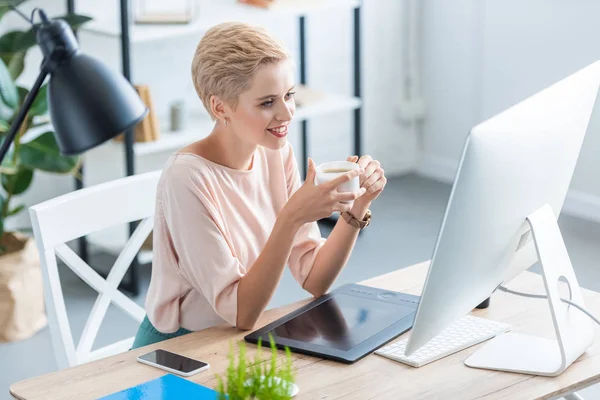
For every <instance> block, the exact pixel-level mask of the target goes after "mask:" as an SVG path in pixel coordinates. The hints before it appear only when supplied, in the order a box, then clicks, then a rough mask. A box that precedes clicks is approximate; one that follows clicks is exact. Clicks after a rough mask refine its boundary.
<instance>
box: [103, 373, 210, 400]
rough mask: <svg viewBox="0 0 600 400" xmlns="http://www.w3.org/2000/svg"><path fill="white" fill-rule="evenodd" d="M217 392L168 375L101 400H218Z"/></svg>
mask: <svg viewBox="0 0 600 400" xmlns="http://www.w3.org/2000/svg"><path fill="white" fill-rule="evenodd" d="M218 398H219V395H218V393H217V392H216V391H214V390H212V389H209V388H207V387H205V386H202V385H199V384H197V383H194V382H191V381H188V380H187V379H184V378H180V377H178V376H176V375H171V374H167V375H164V376H161V377H160V378H156V379H153V380H151V381H148V382H144V383H142V384H139V385H137V386H133V387H130V388H129V389H125V390H122V391H120V392H117V393H113V394H111V395H108V396H105V397H101V398H100V400H133V399H135V400H180V399H194V400H217V399H218Z"/></svg>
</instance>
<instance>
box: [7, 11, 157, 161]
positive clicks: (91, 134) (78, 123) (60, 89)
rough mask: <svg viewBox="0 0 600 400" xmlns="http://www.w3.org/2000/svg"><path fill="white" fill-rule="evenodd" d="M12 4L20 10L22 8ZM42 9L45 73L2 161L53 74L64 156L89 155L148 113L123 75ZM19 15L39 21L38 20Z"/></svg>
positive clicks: (53, 107)
mask: <svg viewBox="0 0 600 400" xmlns="http://www.w3.org/2000/svg"><path fill="white" fill-rule="evenodd" d="M11 8H12V9H14V10H15V11H17V12H18V10H17V9H16V7H14V6H11ZM35 11H36V10H34V15H35ZM37 11H38V13H39V16H40V19H41V21H42V22H41V23H40V24H34V32H35V36H36V40H37V43H38V45H39V46H40V48H41V49H42V53H43V55H44V59H43V61H42V65H41V68H40V74H39V75H38V77H37V79H36V81H35V83H34V85H33V87H32V88H31V91H30V92H29V94H28V95H27V97H26V98H25V100H24V102H23V105H22V107H21V109H20V110H19V112H18V114H17V116H16V118H15V119H14V121H13V124H12V126H11V127H10V130H9V132H8V135H7V137H6V139H4V142H3V143H2V146H1V147H0V163H1V162H2V160H3V159H4V157H5V156H6V153H7V152H8V149H9V148H10V145H11V143H12V142H13V140H14V138H15V136H16V134H17V132H18V131H19V127H20V126H21V124H22V123H23V121H24V120H25V116H26V115H27V112H28V111H29V109H30V108H31V105H32V103H33V100H34V99H35V97H36V95H37V93H38V92H39V90H40V88H41V86H42V84H43V83H44V80H45V79H46V76H47V75H50V81H49V83H48V103H49V109H50V117H51V120H52V124H53V125H54V131H55V135H56V141H57V143H58V147H59V149H60V152H61V154H63V155H75V154H79V153H83V152H84V151H86V150H88V149H91V148H92V147H95V146H98V145H100V144H102V143H104V142H105V141H107V140H109V139H112V138H113V137H115V136H117V135H119V134H121V133H123V132H124V131H126V130H128V129H129V128H131V127H133V126H135V125H136V124H137V123H138V122H140V121H141V120H142V119H144V117H145V116H146V114H147V113H148V109H147V108H146V106H145V105H144V103H143V102H142V101H141V99H140V98H139V96H138V94H137V93H136V91H135V90H134V88H133V87H132V86H131V84H130V83H129V82H128V81H127V80H126V79H125V78H124V77H123V76H122V75H120V74H117V73H114V72H112V71H110V70H109V69H108V68H107V67H106V66H104V65H103V64H102V63H100V62H99V61H97V60H95V59H93V58H91V57H89V56H86V55H85V54H82V53H81V51H80V50H79V46H78V44H77V40H76V39H75V35H74V34H73V31H72V29H71V27H70V26H69V25H68V24H67V23H66V22H65V21H62V20H52V21H50V20H48V17H47V16H46V13H44V11H42V10H37ZM19 14H20V15H21V16H23V17H24V18H25V19H27V21H28V22H30V23H32V24H33V20H29V19H28V18H27V17H26V16H24V15H23V14H21V13H20V12H19ZM32 19H33V18H32Z"/></svg>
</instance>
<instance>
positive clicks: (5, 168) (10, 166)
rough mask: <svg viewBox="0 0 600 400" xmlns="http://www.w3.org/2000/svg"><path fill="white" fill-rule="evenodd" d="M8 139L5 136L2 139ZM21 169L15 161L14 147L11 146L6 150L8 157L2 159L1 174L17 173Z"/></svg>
mask: <svg viewBox="0 0 600 400" xmlns="http://www.w3.org/2000/svg"><path fill="white" fill-rule="evenodd" d="M4 140H6V138H3V139H2V141H4ZM18 170H19V168H18V166H17V164H15V163H14V162H13V147H11V148H9V149H8V151H7V152H6V157H4V160H2V164H0V174H9V175H13V174H16V173H17V171H18Z"/></svg>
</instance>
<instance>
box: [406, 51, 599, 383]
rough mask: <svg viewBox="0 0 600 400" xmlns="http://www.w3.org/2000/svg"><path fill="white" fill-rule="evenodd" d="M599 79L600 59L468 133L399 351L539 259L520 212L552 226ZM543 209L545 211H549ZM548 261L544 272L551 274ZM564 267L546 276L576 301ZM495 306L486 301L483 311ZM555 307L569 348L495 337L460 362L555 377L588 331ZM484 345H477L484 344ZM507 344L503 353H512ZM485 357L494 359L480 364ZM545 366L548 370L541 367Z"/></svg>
mask: <svg viewBox="0 0 600 400" xmlns="http://www.w3.org/2000/svg"><path fill="white" fill-rule="evenodd" d="M599 82H600V61H599V62H596V63H594V64H592V65H590V66H588V67H586V68H584V69H582V70H580V71H578V72H576V73H574V74H573V75H571V76H569V77H567V78H565V79H563V80H561V81H559V82H557V83H555V84H553V85H552V86H550V87H548V88H546V89H544V90H542V91H540V92H538V93H536V94H534V95H533V96H531V97H530V98H528V99H526V100H524V101H522V102H520V103H518V104H516V105H514V106H512V107H511V108H509V109H507V110H506V111H504V112H502V113H500V114H498V115H496V116H494V117H492V118H490V119H488V120H486V121H484V122H482V123H481V124H478V125H477V126H475V127H474V128H473V129H472V130H471V132H470V134H469V135H468V138H467V140H466V142H465V145H464V149H463V153H462V156H461V160H460V163H459V168H458V172H457V174H456V177H455V179H454V184H453V187H452V192H451V194H450V198H449V200H448V205H447V208H446V212H445V215H444V218H443V221H442V224H441V228H440V231H439V235H438V239H437V243H436V245H435V249H434V252H433V257H432V260H431V264H430V267H429V271H428V274H427V278H426V280H425V285H424V289H423V292H422V295H421V300H420V304H419V306H418V310H417V313H416V316H415V320H414V325H413V328H412V331H411V333H410V337H409V340H408V343H407V347H406V354H407V355H411V354H413V353H414V352H415V351H416V350H418V349H419V348H420V347H421V346H423V345H424V344H426V343H427V342H428V341H429V340H430V339H432V338H433V337H435V336H436V335H438V334H439V333H441V332H442V331H443V330H444V329H445V328H447V327H449V326H450V325H451V324H452V323H453V322H455V321H456V320H458V319H459V318H461V317H463V316H464V315H466V314H467V313H469V312H470V311H472V310H473V309H474V308H475V307H476V306H477V305H478V304H479V303H481V302H482V301H483V300H485V299H486V298H488V297H489V296H490V295H491V294H492V293H493V292H494V291H495V290H496V289H497V288H498V286H499V285H501V284H505V283H507V282H508V281H510V280H511V279H512V278H514V277H515V276H517V275H518V274H520V273H521V272H522V271H524V270H526V269H528V268H529V267H531V266H532V265H533V264H534V263H535V262H536V261H537V260H538V254H537V251H536V249H537V246H536V244H535V243H534V242H535V241H537V240H535V238H534V237H533V236H534V235H533V234H532V232H531V225H530V224H529V223H528V220H527V219H528V216H531V215H532V213H535V212H536V211H537V210H540V209H542V207H543V206H544V205H549V206H550V207H546V209H545V211H546V212H545V214H544V215H545V217H544V218H546V221H543V222H545V223H548V224H547V225H548V226H551V228H550V230H552V229H553V228H556V230H557V227H558V225H557V224H556V218H557V217H558V215H559V214H560V211H561V208H562V206H563V202H564V200H565V196H566V193H567V190H568V188H569V185H570V182H571V177H572V174H573V171H574V169H575V165H576V163H577V159H578V157H579V152H580V148H581V145H582V142H583V139H584V137H585V134H586V131H587V127H588V122H589V120H590V116H591V114H592V110H593V108H594V104H595V101H596V95H597V93H598V86H599ZM596 133H597V132H596ZM550 208H551V211H552V212H549V211H550ZM542 211H543V209H542ZM549 215H552V221H548V219H549V217H548V216H549ZM542 220H543V218H542ZM539 226H540V228H539V229H538V231H537V235H538V236H539V237H540V238H541V237H544V235H543V234H542V233H544V232H542V230H543V229H545V228H544V227H543V226H544V225H543V224H540V225H539ZM533 233H536V232H535V231H534V232H533ZM550 233H553V234H555V233H556V232H550ZM560 239H561V240H562V237H561V238H560ZM539 240H541V239H539ZM546 247H547V248H553V247H556V248H559V247H560V244H559V245H556V243H546ZM563 247H564V243H563ZM565 254H566V252H563V253H561V254H560V257H563V258H564V256H565ZM557 257H558V256H557ZM555 259H558V258H556V257H555ZM549 264H550V263H548V265H547V266H546V267H547V268H546V269H548V268H550V265H549ZM563 264H569V265H564V268H566V270H565V271H567V270H568V269H569V268H570V261H568V257H567V259H566V261H565V262H564V263H563ZM560 268H562V267H557V269H560ZM565 271H554V272H560V274H559V275H567V276H568V277H569V278H570V280H569V284H570V285H571V289H572V291H574V292H575V293H574V296H575V298H578V297H577V289H578V284H577V282H576V280H575V278H574V274H571V273H570V272H568V271H567V272H565ZM571 272H572V268H571ZM550 281H552V280H550ZM551 283H552V282H551ZM575 286H577V287H576V288H575ZM551 287H553V286H551ZM553 299H554V300H556V299H555V298H554V297H553ZM532 301H541V300H532ZM557 302H558V304H559V305H558V306H557V307H562V306H564V304H562V303H560V299H558V301H557ZM552 304H555V303H552ZM494 306H495V305H494V301H493V298H492V302H491V307H494ZM557 310H558V313H557V316H556V318H558V319H559V320H561V318H567V320H568V321H566V322H565V321H562V322H560V321H559V322H560V324H559V325H561V324H562V326H563V327H564V329H565V331H564V332H563V336H567V337H568V338H569V340H565V338H564V337H563V338H562V339H563V342H565V343H566V342H569V343H566V344H565V343H561V346H562V347H561V352H560V354H555V353H556V351H552V350H553V349H554V350H556V349H557V347H556V341H554V342H552V343H544V344H541V343H539V342H537V344H536V343H534V342H535V340H534V341H533V342H530V341H529V339H532V338H529V337H527V338H523V337H516V336H515V335H517V336H518V335H519V334H518V333H507V334H504V335H501V336H500V337H504V338H503V340H504V342H503V343H498V342H495V344H494V345H493V346H492V347H488V350H490V349H491V351H487V353H485V354H484V355H481V354H480V355H479V356H480V357H479V359H477V357H472V358H471V359H472V360H476V361H477V362H472V363H469V362H466V364H467V365H469V366H473V367H481V368H490V369H497V370H507V371H516V372H526V373H533V374H538V375H556V374H558V373H560V372H562V370H564V368H566V366H568V364H570V363H571V362H572V361H573V360H570V358H573V357H575V358H577V357H578V356H579V355H580V354H581V353H582V352H583V351H585V349H583V350H581V348H583V347H585V348H587V347H589V345H590V344H591V341H593V326H588V325H587V324H588V322H589V323H591V321H583V320H581V319H579V318H580V317H581V316H582V315H583V314H582V313H580V311H578V310H576V311H575V313H580V314H581V315H576V316H573V315H572V314H573V313H572V312H571V315H569V314H564V313H568V311H569V310H567V311H565V309H563V308H560V309H557ZM571 311H572V310H571ZM569 318H575V319H576V320H577V321H579V322H578V323H581V324H583V325H582V326H581V327H580V328H581V329H582V331H583V332H581V333H577V332H571V331H572V329H571V328H569V326H570V325H569V324H571V325H572V324H573V320H572V319H571V320H569ZM583 318H584V319H585V318H586V317H583ZM588 328H589V329H591V331H592V333H591V336H590V333H589V332H587V331H586V330H588ZM521 336H524V335H521ZM500 337H497V338H495V339H492V340H491V341H490V342H494V341H497V340H499V339H500ZM534 339H537V338H534ZM571 339H573V340H571ZM490 342H488V344H486V345H484V348H485V346H490ZM494 346H495V347H494ZM536 346H537V347H536ZM586 346H587V347H586ZM506 347H512V350H510V349H506ZM519 347H521V348H520V349H518V348H519ZM563 347H564V348H563ZM484 348H482V349H480V350H478V351H483V349H484ZM519 350H520V351H521V352H523V351H525V353H521V355H522V354H528V355H529V356H530V358H532V359H535V357H538V354H537V353H538V352H539V353H543V352H549V353H552V357H551V359H545V360H540V362H534V365H515V363H514V362H513V361H512V360H511V357H512V355H513V353H511V352H514V353H515V354H518V351H519ZM562 350H564V351H562ZM565 353H567V354H566V355H565ZM502 354H505V355H506V356H505V357H503V356H502ZM494 357H495V358H503V360H502V361H498V360H496V361H491V360H489V358H494ZM521 358H527V357H521ZM497 363H500V364H501V365H496V364H497ZM544 363H546V364H548V365H546V366H545V367H543V368H542V367H540V364H544Z"/></svg>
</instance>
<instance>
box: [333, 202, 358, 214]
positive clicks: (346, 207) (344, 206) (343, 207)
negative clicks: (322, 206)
mask: <svg viewBox="0 0 600 400" xmlns="http://www.w3.org/2000/svg"><path fill="white" fill-rule="evenodd" d="M352 205H353V204H352V203H336V204H335V205H334V206H333V210H334V211H339V212H348V211H350V210H351V209H352Z"/></svg>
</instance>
